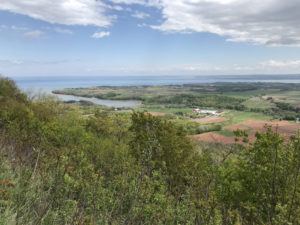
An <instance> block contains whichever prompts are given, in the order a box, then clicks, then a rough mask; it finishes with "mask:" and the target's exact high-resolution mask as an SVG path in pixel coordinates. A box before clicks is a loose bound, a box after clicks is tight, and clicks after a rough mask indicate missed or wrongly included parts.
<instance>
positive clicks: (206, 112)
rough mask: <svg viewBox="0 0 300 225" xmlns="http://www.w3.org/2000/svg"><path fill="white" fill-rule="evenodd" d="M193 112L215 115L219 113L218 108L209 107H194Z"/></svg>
mask: <svg viewBox="0 0 300 225" xmlns="http://www.w3.org/2000/svg"><path fill="white" fill-rule="evenodd" d="M193 112H195V113H199V114H207V115H213V116H217V115H219V113H218V111H217V110H209V109H199V108H196V109H193Z"/></svg>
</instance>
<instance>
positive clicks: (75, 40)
mask: <svg viewBox="0 0 300 225" xmlns="http://www.w3.org/2000/svg"><path fill="white" fill-rule="evenodd" d="M299 12H300V1H299V0H284V1H282V0H263V1H262V0H51V1H49V0H27V1H21V0H0V74H3V75H5V76H111V75H116V76H123V75H124V76H134V75H140V76H141V75H147V76H152V75H153V76H161V75H249V74H250V75H251V74H300V26H299V22H300V13H299Z"/></svg>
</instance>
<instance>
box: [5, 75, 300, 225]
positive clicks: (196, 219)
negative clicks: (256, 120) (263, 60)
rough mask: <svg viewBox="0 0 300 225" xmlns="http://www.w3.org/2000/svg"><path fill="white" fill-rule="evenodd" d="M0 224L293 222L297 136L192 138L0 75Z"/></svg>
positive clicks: (298, 181)
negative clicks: (81, 107)
mask: <svg viewBox="0 0 300 225" xmlns="http://www.w3.org/2000/svg"><path fill="white" fill-rule="evenodd" d="M0 224H24V225H25V224H26V225H27V224H47V225H50V224H55V225H56V224H58V225H59V224H132V225H134V224H197V225H200V224H203V225H204V224H205V225H210V224H211V225H218V224H220V225H221V224H222V225H227V224H228V225H229V224H246V225H248V224H249V225H250V224H300V138H299V136H298V135H297V134H295V137H293V138H292V139H291V140H289V141H288V142H286V141H284V140H283V139H282V138H281V137H280V135H278V134H277V133H273V132H272V131H271V129H267V130H266V132H265V133H260V134H257V140H256V141H255V143H253V144H243V145H235V146H219V145H204V144H203V145H201V146H196V145H195V144H194V143H192V142H191V141H190V140H189V139H188V137H186V134H185V133H184V131H183V130H180V129H179V128H177V126H174V125H173V124H172V123H170V122H168V121H167V120H165V119H162V118H158V117H153V116H151V115H150V114H147V113H133V114H132V115H131V116H130V118H129V117H128V114H121V113H112V112H111V113H107V112H104V111H103V112H102V111H96V110H95V112H94V114H93V115H91V116H89V117H84V116H82V115H81V114H80V112H79V111H78V110H76V108H70V106H66V105H64V104H62V103H59V102H56V101H55V100H52V99H47V98H42V99H37V100H35V101H32V100H30V99H29V98H28V97H27V96H26V95H25V94H23V93H21V92H20V90H19V89H18V88H17V87H16V85H15V84H14V82H13V81H11V80H8V79H5V78H0Z"/></svg>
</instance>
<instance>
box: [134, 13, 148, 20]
mask: <svg viewBox="0 0 300 225" xmlns="http://www.w3.org/2000/svg"><path fill="white" fill-rule="evenodd" d="M131 16H132V17H134V18H137V19H146V18H149V17H150V15H149V14H148V13H144V12H139V11H136V12H135V13H133V14H132V15H131Z"/></svg>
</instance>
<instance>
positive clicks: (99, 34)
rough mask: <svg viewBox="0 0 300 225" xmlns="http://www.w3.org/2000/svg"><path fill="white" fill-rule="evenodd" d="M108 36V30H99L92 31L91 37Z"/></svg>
mask: <svg viewBox="0 0 300 225" xmlns="http://www.w3.org/2000/svg"><path fill="white" fill-rule="evenodd" d="M108 36H110V32H109V31H100V32H96V33H94V34H93V35H92V36H91V37H92V38H96V39H100V38H104V37H108Z"/></svg>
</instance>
